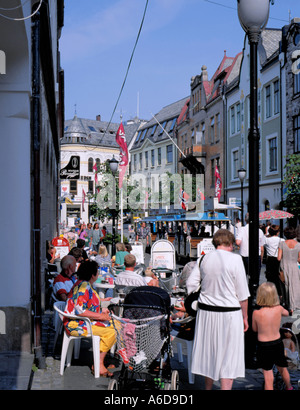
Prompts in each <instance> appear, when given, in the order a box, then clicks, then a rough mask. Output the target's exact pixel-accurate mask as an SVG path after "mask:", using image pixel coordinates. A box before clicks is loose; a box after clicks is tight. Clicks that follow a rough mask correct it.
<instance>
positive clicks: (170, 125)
mask: <svg viewBox="0 0 300 410" xmlns="http://www.w3.org/2000/svg"><path fill="white" fill-rule="evenodd" d="M189 98H190V97H185V98H182V99H181V100H179V101H176V102H174V103H172V104H169V105H167V106H166V107H164V108H162V109H161V110H160V111H159V112H158V113H157V114H155V115H154V117H155V118H156V119H155V118H152V119H151V120H150V121H148V122H146V124H144V125H142V126H141V127H140V128H139V132H138V134H137V137H136V140H135V141H134V143H133V146H132V149H135V148H140V147H141V146H142V145H143V143H144V142H145V139H146V138H148V139H149V140H150V141H152V142H154V143H156V142H160V141H164V140H165V139H167V138H168V136H167V135H166V134H165V133H164V132H163V130H162V128H161V126H160V125H159V124H158V123H157V121H158V122H159V123H160V124H161V125H162V127H163V128H164V129H165V131H166V132H167V133H171V132H172V131H173V130H174V129H175V127H176V124H177V118H178V117H179V115H180V113H181V111H182V108H183V107H184V106H185V104H186V103H187V101H188V100H189ZM156 120H157V121H156Z"/></svg>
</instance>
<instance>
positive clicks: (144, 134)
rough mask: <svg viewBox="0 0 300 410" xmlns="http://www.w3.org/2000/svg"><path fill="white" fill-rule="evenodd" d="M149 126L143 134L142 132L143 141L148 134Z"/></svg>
mask: <svg viewBox="0 0 300 410" xmlns="http://www.w3.org/2000/svg"><path fill="white" fill-rule="evenodd" d="M147 131H148V128H146V129H144V131H143V134H142V138H141V142H142V141H144V139H145V136H146V134H147Z"/></svg>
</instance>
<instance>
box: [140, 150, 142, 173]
mask: <svg viewBox="0 0 300 410" xmlns="http://www.w3.org/2000/svg"><path fill="white" fill-rule="evenodd" d="M142 166H143V154H142V153H141V152H140V169H142Z"/></svg>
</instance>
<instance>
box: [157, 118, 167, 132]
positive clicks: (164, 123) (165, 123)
mask: <svg viewBox="0 0 300 410" xmlns="http://www.w3.org/2000/svg"><path fill="white" fill-rule="evenodd" d="M166 125H167V121H164V122H163V124H162V127H160V131H159V133H158V135H161V134H162V133H163V132H164V129H165V128H166Z"/></svg>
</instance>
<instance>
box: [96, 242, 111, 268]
mask: <svg viewBox="0 0 300 410" xmlns="http://www.w3.org/2000/svg"><path fill="white" fill-rule="evenodd" d="M95 261H96V262H97V263H98V265H99V266H100V265H101V264H103V263H104V264H111V257H110V255H109V253H108V252H107V248H106V246H105V245H100V246H99V250H98V255H97V256H96V257H95Z"/></svg>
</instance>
